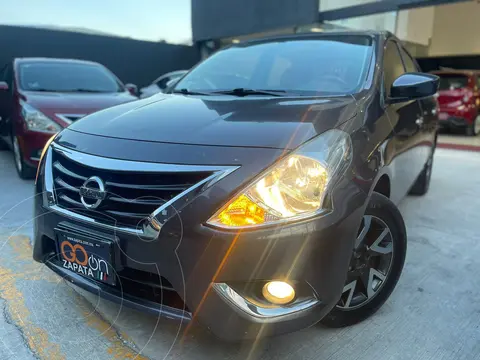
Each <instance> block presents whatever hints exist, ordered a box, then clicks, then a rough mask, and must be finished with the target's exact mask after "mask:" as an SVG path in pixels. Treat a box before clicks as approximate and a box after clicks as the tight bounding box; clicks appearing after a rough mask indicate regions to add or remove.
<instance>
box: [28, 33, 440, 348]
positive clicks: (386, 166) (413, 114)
mask: <svg viewBox="0 0 480 360" xmlns="http://www.w3.org/2000/svg"><path fill="white" fill-rule="evenodd" d="M437 87H438V78H437V76H435V75H431V74H423V73H421V72H420V69H419V68H418V65H417V63H416V62H415V60H414V59H413V58H412V57H411V56H410V55H409V54H408V52H407V51H406V50H405V48H404V47H403V46H402V45H401V43H400V42H399V41H398V40H397V39H396V38H395V37H394V36H393V35H391V34H390V33H384V32H351V33H349V32H342V33H325V34H305V35H291V36H284V37H276V38H269V39H262V40H254V41H251V42H245V43H240V44H235V45H233V46H230V47H228V48H225V49H223V50H220V51H218V52H217V53H216V54H214V55H212V56H211V57H210V58H208V59H206V60H205V61H203V62H202V63H200V64H199V65H198V66H196V67H195V68H194V69H192V70H191V71H190V72H189V73H188V74H186V75H185V76H184V77H183V78H182V79H181V80H180V81H179V82H178V83H177V84H176V85H175V86H174V88H173V89H172V90H171V91H170V92H171V93H169V94H163V95H158V96H155V97H152V98H148V99H144V100H140V101H137V102H131V103H127V104H123V105H119V106H116V107H113V108H110V109H107V110H103V111H100V112H97V113H94V114H91V115H89V116H86V117H85V118H83V119H81V120H78V121H76V122H74V123H73V124H72V125H71V126H69V127H68V128H67V129H65V130H63V131H62V132H60V133H59V134H58V135H56V136H55V137H54V138H52V139H51V141H50V143H49V144H48V145H47V147H46V148H45V149H44V151H43V155H42V159H41V164H40V167H39V171H38V174H37V180H36V196H35V236H34V248H33V257H34V259H35V260H37V261H39V262H43V263H45V265H46V266H48V267H49V268H50V269H52V270H53V271H55V272H56V273H58V274H60V275H61V276H63V277H64V278H66V279H68V280H70V281H72V282H73V283H74V284H76V285H78V286H80V287H82V288H84V289H86V290H89V291H92V292H94V293H98V294H100V296H103V297H105V298H107V299H110V300H112V301H115V302H122V303H123V305H126V306H131V307H134V308H137V309H140V310H143V311H147V312H151V313H153V314H155V315H161V316H165V317H168V318H171V319H176V320H178V321H184V322H187V321H190V322H194V323H200V324H203V325H204V326H206V327H207V328H209V329H210V330H211V331H212V332H213V333H214V334H216V335H218V336H219V337H222V338H224V339H227V340H239V339H245V338H250V339H252V338H257V337H259V336H271V335H277V334H281V333H286V332H291V331H295V330H299V329H302V328H305V327H308V326H311V325H314V324H316V323H318V322H320V321H322V322H323V323H324V324H326V325H328V326H332V327H341V326H346V325H351V324H355V323H357V322H359V321H362V320H363V319H365V318H367V317H368V316H370V315H372V314H373V313H375V311H377V310H378V309H379V308H380V306H382V304H383V303H384V302H385V301H386V300H387V299H388V297H389V296H390V294H391V293H392V291H393V289H394V288H395V285H396V283H397V281H398V279H399V277H400V274H401V272H402V268H403V265H404V261H405V254H406V250H407V234H406V231H405V225H404V222H403V219H402V215H401V214H400V212H399V210H398V209H397V206H396V204H397V203H398V202H399V201H400V200H401V199H402V198H403V197H404V196H405V195H406V194H408V193H410V194H415V195H423V194H425V193H426V192H427V191H428V187H429V183H430V174H431V171H432V163H433V155H434V151H435V146H436V139H437V128H438V123H437V102H436V100H435V98H434V96H433V95H434V94H435V93H436V91H437Z"/></svg>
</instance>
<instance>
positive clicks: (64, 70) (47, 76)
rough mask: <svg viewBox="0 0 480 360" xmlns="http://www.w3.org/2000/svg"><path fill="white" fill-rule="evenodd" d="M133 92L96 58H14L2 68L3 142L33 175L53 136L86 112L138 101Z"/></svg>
mask: <svg viewBox="0 0 480 360" xmlns="http://www.w3.org/2000/svg"><path fill="white" fill-rule="evenodd" d="M135 93H136V87H135V86H134V85H132V84H129V85H124V84H123V83H122V82H121V81H120V80H119V79H118V78H117V77H116V76H115V75H114V74H113V73H112V72H111V71H109V70H108V69H107V68H105V67H104V66H103V65H101V64H98V63H95V62H91V61H83V60H71V59H50V58H19V59H15V60H13V61H12V62H11V63H8V64H6V65H5V66H4V67H3V68H1V69H0V142H2V140H3V144H1V145H0V146H4V147H6V146H9V147H10V148H11V149H12V150H13V154H14V159H15V165H16V168H17V171H18V174H19V176H20V177H21V178H24V179H28V178H32V177H33V176H34V175H35V171H36V167H37V165H38V160H39V158H40V154H41V152H42V149H43V147H44V145H45V143H46V142H47V141H48V140H49V139H50V138H51V137H52V135H54V134H56V133H57V132H59V131H60V130H62V129H63V128H65V127H67V126H68V125H70V124H71V123H72V122H74V121H76V120H78V119H80V118H81V117H83V116H85V115H88V114H90V113H93V112H95V111H98V110H102V109H105V108H108V107H110V106H114V105H117V104H121V103H125V102H129V101H133V100H136V99H137V97H136V96H135V95H134V94H135Z"/></svg>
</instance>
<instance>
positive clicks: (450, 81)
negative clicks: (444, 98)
mask: <svg viewBox="0 0 480 360" xmlns="http://www.w3.org/2000/svg"><path fill="white" fill-rule="evenodd" d="M439 76H440V83H439V85H438V90H455V89H461V88H464V87H467V85H468V76H466V75H461V74H439Z"/></svg>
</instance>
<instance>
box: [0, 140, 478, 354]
mask: <svg viewBox="0 0 480 360" xmlns="http://www.w3.org/2000/svg"><path fill="white" fill-rule="evenodd" d="M32 194H33V182H32V181H23V180H20V179H19V178H18V177H17V175H16V173H15V169H14V165H13V159H12V156H11V153H10V152H6V151H3V152H2V151H0V249H1V250H0V360H4V359H49V360H50V359H53V360H56V359H102V360H103V359H184V360H187V359H208V360H214V359H292V360H294V359H295V360H297V359H322V360H327V359H328V360H337V359H338V360H340V359H341V360H350V359H352V360H353V359H355V360H371V359H382V360H388V359H432V360H433V359H435V360H442V359H455V360H461V359H468V360H471V359H480V328H479V326H480V325H479V324H480V300H479V299H480V277H479V276H478V271H479V270H480V235H479V234H478V233H479V230H480V220H479V213H480V153H474V152H463V151H454V150H444V149H439V150H437V153H436V155H435V163H434V171H433V175H432V184H431V188H430V192H429V193H428V194H427V195H426V196H424V197H407V198H406V199H405V200H404V201H403V202H402V204H401V205H400V208H401V212H402V214H403V216H404V217H405V221H406V224H407V231H408V236H409V248H408V253H407V261H406V264H405V269H404V273H403V275H402V277H401V279H400V282H399V284H398V286H397V288H396V290H395V291H394V293H393V295H392V296H391V298H390V299H389V300H388V302H387V303H386V304H385V305H384V306H383V308H382V309H381V310H380V311H379V312H378V313H377V314H376V315H375V316H373V317H372V318H370V319H368V320H366V321H364V322H363V323H360V324H358V325H355V326H352V327H350V328H344V329H335V330H332V329H327V328H324V327H322V326H320V325H318V326H314V327H312V328H309V329H305V330H302V331H299V332H297V333H293V334H289V335H284V336H280V337H276V338H272V339H264V340H261V341H258V342H242V343H238V344H231V343H224V342H222V341H219V340H217V339H216V338H214V337H213V336H212V335H210V333H209V332H208V331H207V330H205V329H203V328H202V327H200V326H198V325H197V324H193V325H192V326H181V324H179V323H177V322H174V321H171V320H165V319H158V318H156V317H152V316H151V315H147V314H143V313H139V312H137V311H134V310H131V309H127V308H122V307H121V306H119V305H116V304H113V303H110V302H108V301H106V300H101V299H99V298H98V297H97V296H96V295H93V294H88V293H85V292H84V291H82V290H80V289H78V288H76V287H74V286H72V285H69V284H67V283H66V282H65V281H64V280H62V279H61V278H60V277H58V276H57V275H55V274H53V273H52V272H51V271H50V270H48V269H47V268H46V267H44V266H42V265H40V264H37V263H34V262H33V261H32V259H31V246H30V236H31V233H32V198H31V196H32Z"/></svg>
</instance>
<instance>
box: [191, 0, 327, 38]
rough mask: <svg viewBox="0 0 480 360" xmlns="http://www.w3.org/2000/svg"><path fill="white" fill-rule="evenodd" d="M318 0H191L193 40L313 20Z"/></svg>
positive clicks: (280, 27) (316, 13) (315, 15)
mask: <svg viewBox="0 0 480 360" xmlns="http://www.w3.org/2000/svg"><path fill="white" fill-rule="evenodd" d="M317 18H318V0H241V1H240V0H192V33H193V40H194V41H205V40H211V39H220V38H229V37H236V36H240V35H247V34H255V33H261V32H265V31H270V30H274V29H282V28H286V27H294V26H299V25H306V24H311V23H314V22H315V21H316V20H317Z"/></svg>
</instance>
